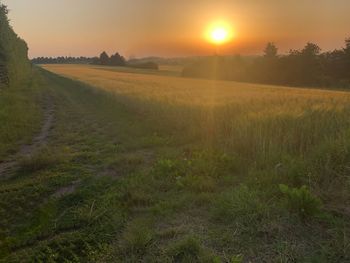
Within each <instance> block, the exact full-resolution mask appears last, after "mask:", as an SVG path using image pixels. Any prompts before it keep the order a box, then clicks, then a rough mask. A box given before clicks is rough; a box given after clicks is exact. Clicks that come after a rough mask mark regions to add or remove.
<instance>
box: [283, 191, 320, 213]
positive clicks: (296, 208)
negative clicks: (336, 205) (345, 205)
mask: <svg viewBox="0 0 350 263" xmlns="http://www.w3.org/2000/svg"><path fill="white" fill-rule="evenodd" d="M279 188H280V191H281V192H282V193H283V194H284V195H285V197H286V198H287V206H288V208H289V209H290V210H291V211H292V212H295V213H297V214H298V215H299V216H300V217H301V218H303V219H306V218H308V217H313V216H315V215H317V214H319V213H320V208H321V204H322V203H321V200H320V199H319V198H317V197H315V196H314V195H312V194H311V192H310V191H309V189H308V188H307V187H306V186H305V185H304V186H302V187H300V188H290V187H288V186H287V185H284V184H280V185H279Z"/></svg>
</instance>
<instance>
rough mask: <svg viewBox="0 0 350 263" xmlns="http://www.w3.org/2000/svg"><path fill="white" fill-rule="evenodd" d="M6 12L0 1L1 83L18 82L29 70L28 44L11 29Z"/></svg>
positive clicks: (26, 75) (25, 76)
mask: <svg viewBox="0 0 350 263" xmlns="http://www.w3.org/2000/svg"><path fill="white" fill-rule="evenodd" d="M7 14H8V9H7V7H6V6H5V5H3V4H2V3H1V2H0V82H1V83H2V85H11V84H13V83H16V82H20V81H22V80H24V79H26V78H27V77H28V76H29V74H30V72H31V67H30V63H29V59H28V46H27V44H26V42H25V41H24V40H22V39H21V38H20V37H18V35H17V34H16V33H15V32H14V31H13V29H12V27H11V26H10V24H9V20H8V17H7ZM1 83H0V85H1Z"/></svg>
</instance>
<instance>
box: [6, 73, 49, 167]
mask: <svg viewBox="0 0 350 263" xmlns="http://www.w3.org/2000/svg"><path fill="white" fill-rule="evenodd" d="M34 74H37V73H34ZM37 77H38V76H36V77H34V78H37ZM43 96H44V93H43V90H42V89H41V88H40V87H39V86H38V83H37V81H36V80H34V79H29V80H26V81H23V82H21V83H18V84H16V86H11V87H9V88H3V89H0V162H1V161H3V160H4V158H5V157H6V156H8V155H10V154H12V153H15V152H16V151H17V150H18V147H19V146H20V145H21V144H24V143H29V142H30V141H31V139H32V137H33V134H34V133H35V132H37V131H38V129H39V128H40V122H41V119H42V111H41V107H40V103H42V99H43Z"/></svg>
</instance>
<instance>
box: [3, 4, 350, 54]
mask: <svg viewBox="0 0 350 263" xmlns="http://www.w3.org/2000/svg"><path fill="white" fill-rule="evenodd" d="M3 2H4V3H5V4H7V5H8V6H9V8H10V9H11V10H12V11H11V13H10V18H11V20H12V24H13V27H14V29H15V30H16V31H17V33H19V34H20V35H21V36H22V37H23V38H24V39H26V41H27V42H28V44H29V47H30V56H31V57H37V56H61V55H64V56H68V55H71V56H81V55H84V56H93V55H96V54H98V53H99V52H100V51H101V50H106V51H107V52H110V53H112V52H115V49H118V50H119V51H120V52H122V53H123V54H125V55H127V56H130V55H136V56H149V55H158V56H159V55H160V56H182V55H190V56H192V55H208V54H209V55H210V54H212V53H213V47H212V45H211V44H210V43H208V42H206V41H203V34H204V32H205V30H207V28H208V27H209V26H210V24H212V23H215V22H217V21H225V22H226V23H229V24H230V26H232V31H233V33H234V41H232V42H230V43H229V44H227V45H224V46H223V47H221V52H222V53H225V54H226V53H227V54H237V53H240V54H243V55H245V54H258V53H261V50H262V48H263V46H264V45H265V43H266V42H268V41H272V42H275V43H276V44H277V45H278V46H279V47H280V50H281V51H282V52H286V51H289V49H296V48H301V47H302V46H303V45H304V44H305V43H306V42H307V41H312V42H316V43H318V44H319V45H320V46H321V47H322V48H323V49H325V50H332V49H335V48H340V47H341V46H342V44H343V40H344V37H345V36H347V35H348V33H349V25H350V16H349V15H348V11H349V10H350V2H349V1H346V0H320V1H311V0H307V1H302V0H298V1H295V0H285V1H279V0H268V1H260V0H250V1H243V0H236V1H232V0H216V1H214V0H192V1H187V0H179V1H163V0H150V1H143V0H137V1H133V4H130V1H129V0H99V1H97V0H75V1H71V0H60V1H55V0H35V1H27V0H5V1H3ZM48 25H50V26H48Z"/></svg>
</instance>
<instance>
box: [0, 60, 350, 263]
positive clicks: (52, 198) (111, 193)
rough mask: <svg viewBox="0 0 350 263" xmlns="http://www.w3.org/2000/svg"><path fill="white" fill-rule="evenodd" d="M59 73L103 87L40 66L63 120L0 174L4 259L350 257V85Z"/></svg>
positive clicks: (77, 71) (306, 259)
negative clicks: (1, 177)
mask: <svg viewBox="0 0 350 263" xmlns="http://www.w3.org/2000/svg"><path fill="white" fill-rule="evenodd" d="M60 70H65V74H66V75H68V74H71V75H72V76H73V77H75V78H79V79H80V80H84V81H86V82H88V83H91V84H94V85H95V86H98V87H99V88H100V89H97V88H93V87H90V86H88V85H85V84H82V83H78V82H74V81H71V80H69V79H65V78H62V77H58V76H55V75H53V74H51V73H47V72H43V73H42V74H43V78H44V79H45V82H44V84H43V85H44V86H45V87H49V89H50V91H51V92H52V94H53V96H54V98H55V101H56V104H57V110H56V122H55V127H54V129H53V131H52V135H51V137H50V144H49V145H48V146H47V148H44V149H42V150H41V151H39V152H38V153H36V154H35V155H34V156H32V157H31V158H29V159H25V160H23V161H22V162H21V167H22V169H21V170H20V171H19V172H18V174H17V176H16V177H14V178H12V179H9V180H7V181H3V182H2V184H1V188H0V195H1V199H0V200H1V206H0V207H1V209H0V218H1V222H0V226H1V228H0V229H1V232H0V240H1V243H0V247H1V250H0V252H1V255H2V257H1V258H2V259H3V261H4V262H18V261H23V259H25V260H26V261H39V262H40V261H42V262H50V261H51V262H55V261H61V262H62V261H71V262H89V261H90V262H140V261H142V262H249V261H252V262H347V261H349V260H350V243H349V239H348V237H349V234H350V233H349V232H350V231H349V230H350V225H349V213H348V210H347V205H348V204H349V200H350V199H349V193H350V192H349V190H350V189H349V177H348V166H349V161H350V155H349V149H350V137H349V132H350V129H349V128H350V125H349V121H348V116H349V112H350V106H349V104H348V102H349V101H348V100H349V96H348V95H347V94H346V93H337V92H333V93H332V92H327V91H317V90H316V91H314V90H291V89H283V88H281V89H278V88H273V87H261V89H259V87H257V86H253V87H249V85H248V86H247V84H243V85H244V88H246V90H242V89H241V88H242V87H240V88H235V87H229V86H226V85H228V84H226V83H221V82H219V83H216V85H221V84H222V85H223V90H222V91H220V92H215V94H214V93H213V91H212V90H211V87H212V85H213V83H210V82H205V81H200V80H199V81H198V82H197V81H192V80H181V79H179V80H177V81H178V82H177V81H175V79H173V78H168V77H156V76H145V75H136V74H133V77H132V76H130V75H128V74H126V73H117V77H116V76H115V75H113V74H116V73H113V72H112V73H113V74H112V73H110V72H105V71H101V70H98V71H90V69H89V70H88V71H86V70H83V69H81V68H75V69H74V67H73V68H72V67H71V68H61V69H60ZM98 72H100V73H98ZM60 73H62V72H60ZM96 74H102V75H96ZM106 74H107V75H106ZM109 74H112V75H109ZM166 83H168V84H166ZM180 84H181V85H180ZM169 85H170V87H169ZM173 85H175V87H174V86H173ZM183 85H185V86H183ZM186 85H187V86H186ZM191 85H193V91H192V90H189V89H190V88H191ZM230 85H233V84H230ZM201 87H202V90H201V89H200V88H201ZM111 91H113V92H111ZM146 91H147V92H146ZM232 91H237V92H235V93H233V94H231V92H232ZM114 92H115V93H114ZM162 92H163V93H162ZM171 92H173V94H174V96H173V97H174V98H175V99H174V98H172V97H171ZM210 94H212V95H213V96H210ZM197 96H198V97H197ZM191 100H192V101H193V103H190V102H191ZM303 185H306V186H303Z"/></svg>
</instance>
